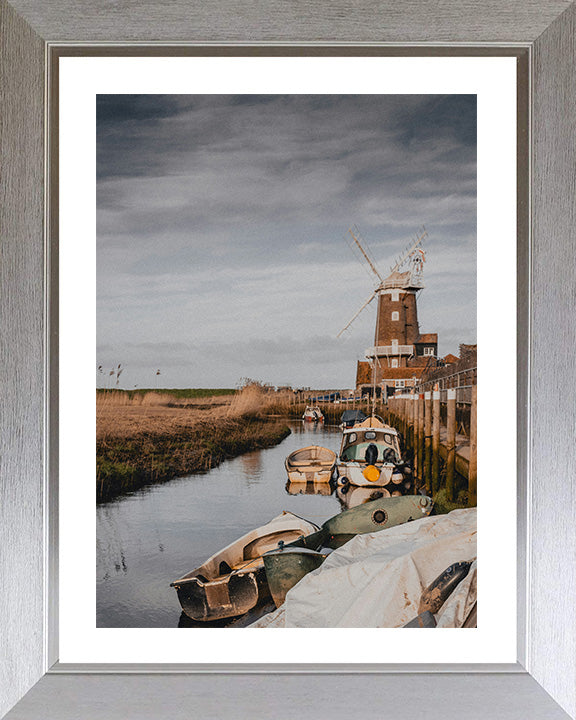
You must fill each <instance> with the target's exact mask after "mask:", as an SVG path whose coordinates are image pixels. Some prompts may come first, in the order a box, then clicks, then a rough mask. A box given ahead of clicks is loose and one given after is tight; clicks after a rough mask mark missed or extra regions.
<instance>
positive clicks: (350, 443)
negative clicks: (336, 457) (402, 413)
mask: <svg viewBox="0 0 576 720" xmlns="http://www.w3.org/2000/svg"><path fill="white" fill-rule="evenodd" d="M400 458H401V455H400V445H399V442H398V434H397V432H396V430H394V429H393V428H391V427H388V426H384V427H381V428H380V427H362V426H359V425H356V426H355V427H353V428H351V429H349V430H345V431H344V433H343V436H342V446H341V448H340V460H341V461H342V462H359V463H368V464H370V465H374V464H380V463H398V462H400Z"/></svg>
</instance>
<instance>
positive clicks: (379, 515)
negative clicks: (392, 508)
mask: <svg viewBox="0 0 576 720" xmlns="http://www.w3.org/2000/svg"><path fill="white" fill-rule="evenodd" d="M386 520H388V515H387V514H386V511H385V510H374V512H373V513H372V522H373V523H375V524H376V525H382V523H385V522H386Z"/></svg>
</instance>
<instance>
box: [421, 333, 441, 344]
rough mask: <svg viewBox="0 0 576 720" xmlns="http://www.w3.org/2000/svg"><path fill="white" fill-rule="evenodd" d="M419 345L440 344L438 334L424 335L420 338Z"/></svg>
mask: <svg viewBox="0 0 576 720" xmlns="http://www.w3.org/2000/svg"><path fill="white" fill-rule="evenodd" d="M418 342H419V343H438V333H423V334H420V335H419V337H418Z"/></svg>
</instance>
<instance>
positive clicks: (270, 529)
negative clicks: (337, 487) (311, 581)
mask: <svg viewBox="0 0 576 720" xmlns="http://www.w3.org/2000/svg"><path fill="white" fill-rule="evenodd" d="M317 531H318V526H317V525H315V524H314V523H311V522H308V521H307V520H304V519H303V518H300V517H298V516H297V515H294V514H292V513H290V512H283V513H282V514H281V515H278V516H277V517H275V518H273V519H272V520H271V521H270V522H269V523H267V524H266V525H263V526H262V527H259V528H256V529H255V530H251V531H250V532H249V533H247V534H246V535H243V536H242V537H241V538H239V539H238V540H236V541H235V542H233V543H231V544H230V545H228V546H227V547H225V548H224V549H222V550H220V552H218V553H216V554H215V555H212V557H210V558H208V560H206V562H205V563H204V564H203V565H201V566H200V567H198V568H196V569H195V570H192V572H189V573H188V574H187V575H184V576H183V577H181V578H180V579H179V580H175V581H174V582H173V583H170V586H171V587H174V588H176V591H177V593H178V600H179V601H180V605H181V606H182V610H183V611H184V612H185V613H186V615H188V617H190V618H192V620H197V621H207V620H220V619H222V618H229V617H236V616H238V615H243V614H244V613H246V612H248V610H250V609H252V608H253V607H255V606H256V605H257V604H258V603H260V602H261V601H262V600H265V599H267V598H268V597H269V596H270V591H269V588H268V582H267V580H266V571H265V569H264V561H263V559H262V555H263V554H264V553H265V552H267V551H268V550H271V549H272V548H275V547H277V546H278V543H279V542H281V541H282V542H285V543H289V542H292V541H294V540H296V539H297V538H300V537H302V536H308V535H310V534H313V533H314V532H317Z"/></svg>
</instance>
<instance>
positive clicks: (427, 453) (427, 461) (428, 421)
mask: <svg viewBox="0 0 576 720" xmlns="http://www.w3.org/2000/svg"><path fill="white" fill-rule="evenodd" d="M431 468H432V393H431V392H430V391H428V392H425V393H424V480H425V482H426V491H427V492H428V493H429V494H430V495H431V494H432V484H431V482H430V481H431Z"/></svg>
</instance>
